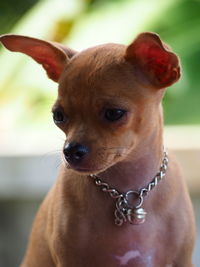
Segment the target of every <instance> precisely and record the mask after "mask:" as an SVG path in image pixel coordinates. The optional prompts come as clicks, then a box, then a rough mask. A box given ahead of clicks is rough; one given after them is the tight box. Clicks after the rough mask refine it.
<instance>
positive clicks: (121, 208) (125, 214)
mask: <svg viewBox="0 0 200 267" xmlns="http://www.w3.org/2000/svg"><path fill="white" fill-rule="evenodd" d="M163 154H164V155H163V160H162V164H161V166H160V169H159V171H158V173H157V174H156V175H155V176H154V177H153V179H152V180H151V182H150V183H149V184H148V185H147V186H146V187H143V188H141V189H140V190H138V191H136V190H129V191H128V192H126V193H120V192H119V191H118V190H117V189H114V188H112V187H110V186H109V185H108V184H107V183H105V182H103V181H102V180H101V179H100V178H99V177H98V176H97V175H96V174H90V175H89V177H91V178H93V179H94V182H95V184H96V185H97V186H99V187H101V190H102V191H103V192H105V193H108V194H109V195H110V196H111V198H113V199H116V208H115V212H114V215H115V224H116V225H118V226H121V225H122V224H123V223H125V222H127V221H128V222H129V223H131V224H135V225H138V224H142V223H144V222H145V219H146V214H147V213H146V211H145V210H144V209H143V208H142V207H141V206H142V204H143V201H144V197H145V196H147V195H148V194H149V192H150V191H151V190H152V189H153V188H154V187H155V186H156V185H157V184H158V183H159V182H160V181H161V180H162V179H163V178H164V177H165V174H166V171H167V167H168V161H169V160H168V154H167V152H165V151H164V153H163ZM131 198H132V200H134V201H132V202H134V203H135V204H133V203H130V202H131V201H130V199H131Z"/></svg>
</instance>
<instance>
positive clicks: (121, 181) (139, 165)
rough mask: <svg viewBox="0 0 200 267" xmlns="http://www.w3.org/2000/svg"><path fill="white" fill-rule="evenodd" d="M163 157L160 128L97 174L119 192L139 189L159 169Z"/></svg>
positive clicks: (144, 185)
mask: <svg viewBox="0 0 200 267" xmlns="http://www.w3.org/2000/svg"><path fill="white" fill-rule="evenodd" d="M162 159H163V140H162V129H159V130H158V129H156V131H155V132H154V133H153V134H152V135H150V136H149V137H148V138H147V139H146V140H144V141H143V142H142V143H141V144H140V145H139V148H138V150H137V149H135V150H134V151H133V152H132V153H130V154H129V155H128V157H127V159H125V160H124V161H121V162H119V163H117V164H115V165H114V166H112V167H110V168H108V169H107V170H106V171H104V172H102V173H100V174H99V175H98V176H99V177H100V178H101V179H102V180H103V181H105V182H106V183H108V184H109V185H110V186H111V187H114V188H115V189H117V190H118V191H119V192H127V191H128V190H131V189H132V190H139V189H141V188H142V187H146V186H147V185H148V184H149V183H150V182H151V180H152V178H153V177H154V176H155V175H156V173H157V172H158V171H159V168H160V165H161V162H162Z"/></svg>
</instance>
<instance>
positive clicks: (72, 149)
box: [63, 142, 89, 163]
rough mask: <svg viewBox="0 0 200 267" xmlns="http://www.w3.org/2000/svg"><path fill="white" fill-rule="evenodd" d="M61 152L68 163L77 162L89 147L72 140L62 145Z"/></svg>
mask: <svg viewBox="0 0 200 267" xmlns="http://www.w3.org/2000/svg"><path fill="white" fill-rule="evenodd" d="M63 152H64V156H65V159H66V160H67V161H68V162H69V163H79V162H80V161H81V160H82V159H83V158H84V157H85V156H86V154H87V153H88V152H89V149H88V147H86V146H84V145H81V144H79V143H75V142H72V143H69V144H67V145H66V146H65V147H64V149H63Z"/></svg>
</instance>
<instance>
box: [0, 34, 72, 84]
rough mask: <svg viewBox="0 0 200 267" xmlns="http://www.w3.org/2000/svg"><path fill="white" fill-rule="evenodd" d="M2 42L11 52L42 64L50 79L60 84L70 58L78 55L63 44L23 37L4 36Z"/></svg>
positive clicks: (0, 39) (1, 37) (0, 38)
mask: <svg viewBox="0 0 200 267" xmlns="http://www.w3.org/2000/svg"><path fill="white" fill-rule="evenodd" d="M0 42H2V44H3V45H4V46H5V47H6V48H7V49H9V50H10V51H14V52H21V53H24V54H26V55H28V56H30V57H32V58H33V59H34V60H35V61H36V62H38V63H39V64H42V66H43V68H44V69H45V70H46V72H47V75H48V76H49V78H50V79H52V80H53V81H55V82H58V80H59V78H60V75H61V73H62V71H63V69H64V67H65V65H66V63H67V61H68V60H69V58H71V57H72V56H73V55H74V54H75V53H76V52H75V51H73V50H71V49H68V48H67V47H65V46H63V45H61V44H57V43H53V42H47V41H43V40H40V39H36V38H32V37H27V36H21V35H14V34H6V35H2V36H0Z"/></svg>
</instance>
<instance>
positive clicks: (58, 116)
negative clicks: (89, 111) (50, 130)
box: [53, 110, 65, 123]
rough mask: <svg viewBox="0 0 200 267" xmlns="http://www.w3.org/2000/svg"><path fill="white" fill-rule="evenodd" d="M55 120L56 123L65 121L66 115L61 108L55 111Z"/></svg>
mask: <svg viewBox="0 0 200 267" xmlns="http://www.w3.org/2000/svg"><path fill="white" fill-rule="evenodd" d="M53 120H54V122H55V123H62V122H64V121H65V115H64V114H63V113H62V111H60V110H54V111H53Z"/></svg>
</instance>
